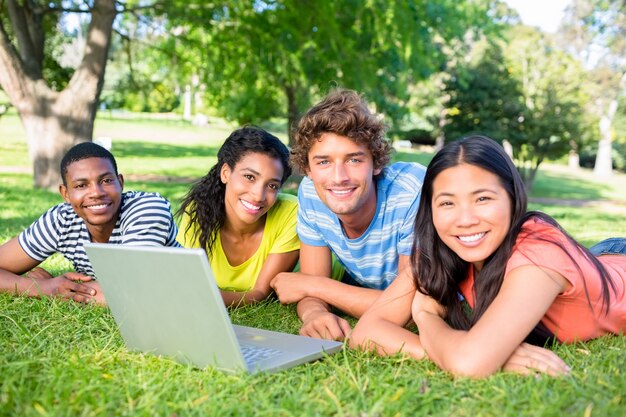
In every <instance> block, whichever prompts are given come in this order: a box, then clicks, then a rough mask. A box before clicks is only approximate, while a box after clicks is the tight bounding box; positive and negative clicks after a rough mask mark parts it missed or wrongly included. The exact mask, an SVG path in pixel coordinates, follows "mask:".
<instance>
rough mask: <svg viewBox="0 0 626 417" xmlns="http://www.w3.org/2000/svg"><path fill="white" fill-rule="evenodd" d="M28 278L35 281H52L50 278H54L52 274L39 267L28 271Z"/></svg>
mask: <svg viewBox="0 0 626 417" xmlns="http://www.w3.org/2000/svg"><path fill="white" fill-rule="evenodd" d="M26 276H27V277H28V278H33V279H35V280H39V279H50V278H54V277H53V276H52V274H50V272H48V271H46V270H45V269H43V268H41V267H39V266H37V267H35V268H33V269H31V270H30V271H28V272H27V273H26Z"/></svg>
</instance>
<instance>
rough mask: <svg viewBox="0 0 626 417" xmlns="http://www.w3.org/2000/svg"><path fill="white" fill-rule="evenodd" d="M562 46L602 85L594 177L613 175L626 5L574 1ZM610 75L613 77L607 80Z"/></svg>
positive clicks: (625, 60) (624, 72)
mask: <svg viewBox="0 0 626 417" xmlns="http://www.w3.org/2000/svg"><path fill="white" fill-rule="evenodd" d="M560 31H561V32H562V33H563V40H562V43H563V45H564V47H565V48H566V49H567V50H569V51H570V52H572V53H574V54H575V55H576V56H577V57H578V58H579V59H580V60H581V61H582V62H583V64H584V65H585V66H587V67H588V68H592V69H593V70H594V72H595V73H596V77H595V79H596V80H599V81H600V82H601V84H598V85H597V87H596V88H595V97H594V100H592V101H591V103H590V104H591V105H590V108H591V109H593V110H594V111H595V113H596V114H597V115H598V128H599V132H600V137H599V140H598V153H597V157H596V163H595V166H594V173H595V174H596V175H597V176H600V177H606V176H610V175H611V174H612V161H611V149H612V145H611V142H612V135H613V129H614V128H613V124H614V121H615V115H616V114H617V110H618V106H619V102H620V96H623V95H624V92H625V91H626V2H624V0H574V1H573V2H572V3H571V4H570V6H568V8H567V9H566V13H565V16H564V19H563V22H562V25H561V30H560ZM607 71H609V72H612V73H613V75H612V76H609V77H607V76H606V73H607Z"/></svg>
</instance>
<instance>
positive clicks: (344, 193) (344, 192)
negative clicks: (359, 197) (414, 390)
mask: <svg viewBox="0 0 626 417" xmlns="http://www.w3.org/2000/svg"><path fill="white" fill-rule="evenodd" d="M331 191H332V192H333V194H339V195H346V194H348V193H349V192H350V191H352V190H331Z"/></svg>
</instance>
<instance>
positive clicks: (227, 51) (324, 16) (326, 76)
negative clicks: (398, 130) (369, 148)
mask: <svg viewBox="0 0 626 417" xmlns="http://www.w3.org/2000/svg"><path fill="white" fill-rule="evenodd" d="M486 9H487V2H486V1H482V0H477V1H472V2H456V1H452V0H446V1H440V2H436V3H434V2H433V3H428V4H419V5H418V4H415V3H413V2H399V1H392V2H388V1H383V0H375V1H368V2H362V1H354V0H338V1H316V2H307V1H303V0H282V1H273V2H270V1H267V2H263V1H251V2H244V3H241V2H240V3H236V4H233V5H232V6H231V7H228V8H227V7H224V8H223V9H221V10H219V11H216V13H215V14H214V15H213V17H212V20H211V23H210V25H211V26H210V28H204V29H202V28H199V27H188V28H187V30H188V32H187V34H186V36H185V37H184V38H185V39H186V40H187V41H188V42H189V41H191V42H192V43H191V44H192V45H193V44H195V45H202V48H203V49H202V54H203V56H204V60H203V67H202V68H201V69H200V71H201V72H202V78H203V79H204V80H205V84H206V86H207V91H208V93H209V95H210V96H211V97H212V98H213V103H214V105H215V106H216V107H217V108H219V109H221V111H222V112H223V114H224V115H225V116H227V117H229V118H233V119H236V120H238V121H239V122H250V121H255V120H256V121H258V120H263V119H266V118H268V117H270V116H286V117H287V119H288V123H289V126H292V125H293V124H294V123H295V121H296V120H297V119H298V118H299V116H300V114H301V112H302V111H303V110H304V109H305V108H306V107H308V106H309V105H310V104H311V101H312V99H313V98H315V97H319V96H320V95H323V94H324V93H326V91H327V90H329V89H330V88H332V87H333V86H336V85H338V86H342V87H347V88H353V89H357V90H359V91H363V92H365V93H366V94H367V96H368V98H369V99H370V100H371V101H372V102H374V104H375V105H376V108H377V110H378V111H380V112H384V113H385V114H386V115H388V116H389V117H390V118H391V119H392V120H399V119H400V118H401V116H402V115H403V114H405V113H406V111H407V102H408V98H409V96H408V91H409V88H408V87H409V86H410V85H412V84H413V83H414V82H416V81H419V80H423V79H425V78H427V77H428V76H429V75H430V74H432V73H433V72H436V71H438V70H439V69H440V68H441V67H443V66H444V64H445V61H446V59H447V57H446V55H445V54H444V53H443V50H442V49H443V47H444V46H445V45H446V43H448V42H451V41H452V40H454V39H460V38H461V37H462V36H463V35H464V34H465V33H466V32H467V31H468V30H471V29H472V28H473V29H477V28H479V27H483V26H485V25H486V23H487V21H488V17H487V13H486ZM170 23H171V24H178V22H176V21H174V20H172V21H171V22H170ZM183 45H185V47H187V48H188V46H189V43H186V44H183Z"/></svg>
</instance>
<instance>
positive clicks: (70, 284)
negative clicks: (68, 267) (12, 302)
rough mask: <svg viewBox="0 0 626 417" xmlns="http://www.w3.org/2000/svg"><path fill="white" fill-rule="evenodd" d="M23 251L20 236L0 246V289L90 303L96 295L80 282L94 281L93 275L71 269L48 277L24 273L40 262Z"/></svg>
mask: <svg viewBox="0 0 626 417" xmlns="http://www.w3.org/2000/svg"><path fill="white" fill-rule="evenodd" d="M39 264H40V262H39V261H36V260H34V259H33V258H31V257H30V256H28V255H27V254H26V252H24V250H23V249H22V247H21V246H20V244H19V242H18V240H17V238H13V239H11V240H9V241H8V242H6V243H4V244H3V245H2V246H0V291H6V292H12V293H14V294H20V295H27V296H31V297H40V296H44V295H47V296H58V297H63V298H68V299H72V300H74V301H78V302H83V303H86V302H89V301H91V299H92V297H93V296H94V295H95V294H96V292H95V291H96V290H95V289H94V288H91V287H89V286H87V285H85V284H84V283H81V282H75V281H76V280H78V281H91V278H90V277H88V276H86V275H83V274H77V273H75V272H68V273H65V274H62V275H59V276H58V277H51V276H45V274H42V273H34V274H33V275H32V276H22V275H21V274H24V273H26V272H28V271H30V270H31V269H33V268H35V267H36V266H37V265H39Z"/></svg>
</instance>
